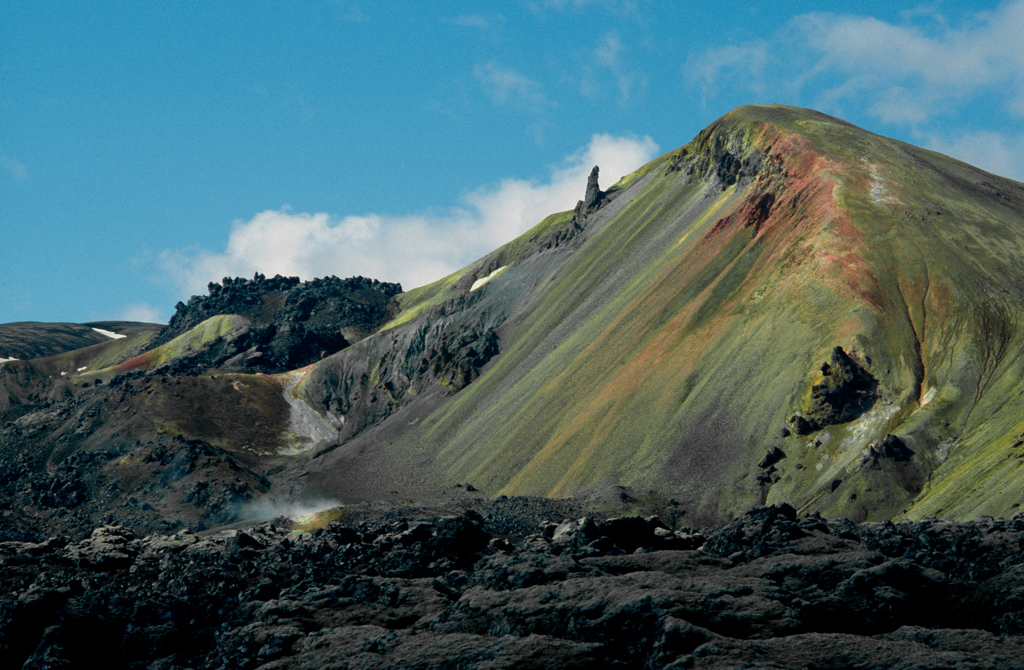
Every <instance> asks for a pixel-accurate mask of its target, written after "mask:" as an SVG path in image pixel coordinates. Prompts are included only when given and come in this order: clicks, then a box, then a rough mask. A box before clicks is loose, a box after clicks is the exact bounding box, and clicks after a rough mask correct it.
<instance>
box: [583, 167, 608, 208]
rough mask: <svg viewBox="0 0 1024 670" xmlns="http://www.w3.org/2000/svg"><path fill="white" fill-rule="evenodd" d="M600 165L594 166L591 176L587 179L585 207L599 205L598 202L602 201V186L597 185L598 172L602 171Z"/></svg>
mask: <svg viewBox="0 0 1024 670" xmlns="http://www.w3.org/2000/svg"><path fill="white" fill-rule="evenodd" d="M600 170H601V169H600V168H599V167H598V166H596V165H595V166H594V169H593V170H591V171H590V177H589V178H588V179H587V194H586V196H584V198H583V209H585V210H587V209H592V208H593V207H596V206H597V203H598V202H600V201H601V196H602V195H604V194H603V193H601V187H600V186H598V185H597V173H598V172H600Z"/></svg>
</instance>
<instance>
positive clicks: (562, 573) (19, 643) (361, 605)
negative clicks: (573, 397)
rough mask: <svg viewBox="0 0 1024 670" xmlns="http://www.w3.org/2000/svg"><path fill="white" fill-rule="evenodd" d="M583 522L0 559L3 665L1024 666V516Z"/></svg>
mask: <svg viewBox="0 0 1024 670" xmlns="http://www.w3.org/2000/svg"><path fill="white" fill-rule="evenodd" d="M470 507H472V508H470ZM575 511H576V510H573V509H571V505H569V503H567V502H565V501H546V500H542V499H531V498H499V499H497V500H493V501H487V502H479V503H478V504H476V505H469V506H467V508H466V509H463V510H462V511H458V510H457V506H453V505H452V504H449V505H448V506H447V507H446V508H444V509H438V508H423V507H415V506H400V505H399V506H393V505H392V506H382V505H359V506H355V507H351V508H344V509H342V510H341V511H340V512H336V513H335V514H334V515H333V517H335V519H334V520H333V521H330V522H326V519H321V521H322V522H323V523H314V524H312V526H307V527H306V529H305V530H296V529H295V526H294V524H293V523H292V522H289V521H287V520H285V519H279V520H277V521H272V522H265V523H262V524H259V525H256V526H252V527H249V528H246V529H244V530H220V531H210V532H205V533H199V534H195V533H193V532H191V531H187V530H185V531H181V532H178V533H175V534H173V535H161V536H158V535H153V536H148V537H138V536H136V535H134V534H132V533H131V532H130V531H127V530H125V529H124V528H123V527H118V526H105V527H101V528H98V529H97V530H95V531H94V532H93V533H92V534H91V536H90V537H88V538H86V539H82V540H79V541H76V542H68V541H67V540H62V539H59V538H54V539H50V540H47V541H45V542H42V543H31V542H4V543H2V544H0V564H2V571H0V575H2V580H3V595H2V596H0V658H2V659H3V667H10V668H15V667H24V668H85V667H99V666H102V667H106V668H133V669H134V668H138V669H142V668H149V669H151V670H157V669H160V670H172V669H184V668H196V669H200V668H239V669H249V668H263V669H266V670H270V669H272V668H280V669H283V668H308V669H311V670H312V669H321V668H336V669H339V670H340V669H342V668H353V669H355V668H423V669H426V668H652V669H653V668H773V669H778V670H783V669H795V668H805V669H807V670H811V669H816V670H820V669H823V668H906V669H910V668H914V669H916V670H922V669H925V668H934V669H936V670H938V669H940V668H943V669H945V668H1019V667H1021V659H1022V658H1024V638H1021V637H1020V635H1021V633H1022V632H1024V588H1022V580H1021V575H1022V571H1024V552H1022V542H1021V538H1022V533H1024V519H1014V520H1010V521H1006V520H994V519H979V520H975V521H971V522H962V523H952V522H938V521H926V522H914V523H910V522H908V523H900V524H893V523H889V522H886V523H876V524H861V525H855V524H853V523H850V522H848V521H836V520H826V519H823V518H821V517H818V516H810V517H804V518H798V517H797V515H796V514H795V511H794V510H793V509H792V508H791V507H788V506H776V507H763V508H758V509H755V510H752V511H751V512H749V513H747V514H746V515H744V516H742V517H741V518H738V519H737V520H736V521H734V522H732V523H730V524H728V525H727V526H725V527H722V528H717V529H714V528H705V529H691V528H684V527H676V528H672V527H671V526H672V525H673V524H672V523H670V522H664V521H663V520H662V519H660V518H659V517H656V516H650V517H646V518H644V517H640V516H632V517H619V518H616V519H599V518H589V517H577V516H572V517H571V518H566V519H553V520H552V519H551V518H550V515H551V514H552V513H559V512H562V513H573V512H575ZM666 512H667V513H669V512H671V510H668V509H667V510H666ZM439 514H440V515H439ZM666 517H667V518H671V517H669V516H668V514H666ZM315 526H320V527H315Z"/></svg>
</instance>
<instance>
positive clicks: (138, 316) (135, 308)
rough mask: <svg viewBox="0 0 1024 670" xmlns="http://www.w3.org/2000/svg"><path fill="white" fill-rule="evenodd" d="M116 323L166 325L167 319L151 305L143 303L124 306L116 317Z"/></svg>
mask: <svg viewBox="0 0 1024 670" xmlns="http://www.w3.org/2000/svg"><path fill="white" fill-rule="evenodd" d="M117 320H118V321H141V322H143V323H167V319H166V318H164V317H163V316H162V315H161V312H160V310H159V309H157V308H156V307H153V305H150V304H149V303H145V302H138V303H133V304H131V305H125V306H124V307H123V308H121V312H120V314H118V316H117Z"/></svg>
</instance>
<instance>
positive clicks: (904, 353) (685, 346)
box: [289, 106, 1024, 519]
mask: <svg viewBox="0 0 1024 670" xmlns="http://www.w3.org/2000/svg"><path fill="white" fill-rule="evenodd" d="M1022 258H1024V186H1022V185H1021V184H1020V183H1017V182H1014V181H1010V180H1007V179H1003V178H1000V177H997V176H994V175H991V174H988V173H985V172H983V171H981V170H978V169H976V168H973V167H971V166H969V165H966V164H964V163H961V162H958V161H955V160H953V159H950V158H948V157H945V156H942V155H940V154H937V153H934V152H930V151H926V150H923V149H919V148H916V147H913V146H910V145H907V144H904V143H901V142H898V141H895V140H892V139H888V138H885V137H881V136H878V135H874V134H872V133H869V132H866V131H864V130H862V129H860V128H857V127H855V126H852V125H850V124H848V123H845V122H843V121H840V120H838V119H835V118H832V117H828V116H826V115H823V114H820V113H817V112H813V111H809V110H802V109H796V108H790V107H782V106H756V107H742V108H739V109H737V110H735V111H733V112H731V113H729V114H727V115H726V116H724V117H723V118H721V119H720V120H718V121H717V122H715V123H714V124H712V125H711V126H710V127H708V128H707V129H706V130H704V131H702V132H701V133H700V134H699V135H698V136H697V137H696V138H695V139H694V140H693V141H692V142H691V143H690V144H688V145H686V146H685V147H683V148H681V149H679V150H676V151H673V152H671V153H669V154H666V155H664V156H662V157H660V158H658V159H655V160H654V161H652V162H651V163H650V164H648V165H646V166H645V167H643V168H642V169H640V170H639V171H637V172H636V173H634V174H632V175H629V176H627V177H626V178H624V179H623V180H622V181H621V182H620V183H619V184H617V185H616V187H615V188H613V189H610V191H609V193H608V197H605V198H603V199H602V200H601V201H600V202H599V203H598V205H597V207H596V209H594V210H591V211H586V210H584V211H583V212H581V211H580V208H577V212H576V213H575V214H569V213H566V214H562V215H557V216H554V217H551V218H549V219H548V220H546V221H545V222H543V223H542V224H541V225H540V226H539V227H538V229H535V230H534V231H531V232H530V233H527V234H526V235H525V236H523V237H522V238H520V239H518V240H516V241H514V242H512V243H510V244H509V245H507V246H506V247H504V248H502V249H499V250H497V251H496V252H494V253H493V254H491V255H489V256H488V257H486V258H484V259H482V260H481V261H479V262H478V263H476V264H474V265H472V266H470V267H468V268H466V269H465V270H463V271H461V272H460V273H457V274H456V275H453V276H452V277H449V278H447V279H445V280H442V281H441V282H438V283H437V284H436V285H432V286H429V287H425V288H423V289H418V290H417V291H413V292H410V293H408V294H404V295H403V296H400V297H399V300H400V302H401V304H402V306H403V311H402V313H400V315H399V316H398V317H397V319H396V320H395V321H394V322H393V324H392V327H386V329H385V330H384V331H383V332H381V333H378V334H377V335H375V336H373V337H371V338H368V339H367V340H365V341H363V342H360V343H359V344H357V345H356V346H354V347H352V348H350V349H348V350H346V351H344V352H341V353H339V354H338V355H336V356H334V357H331V358H328V359H326V360H325V361H323V362H321V363H319V364H317V365H316V366H315V367H314V368H313V369H312V370H311V372H309V374H308V379H307V380H306V381H304V386H303V389H304V393H305V397H306V399H307V400H308V401H309V402H310V403H311V404H312V405H313V406H314V407H317V408H319V409H320V410H321V411H324V412H327V413H330V414H332V415H334V416H337V417H338V418H339V419H344V421H345V428H344V429H343V430H342V431H341V434H340V436H339V440H338V446H336V448H334V449H332V450H330V451H328V452H326V453H323V454H322V455H320V456H318V457H316V458H314V459H312V460H311V461H309V462H303V463H301V464H300V465H298V466H297V468H296V470H297V471H301V472H303V473H309V474H310V477H309V478H308V479H306V480H305V481H307V482H313V483H314V484H315V485H316V486H319V487H321V488H322V489H323V490H325V491H329V492H332V493H334V494H337V495H341V496H342V497H344V496H346V495H350V496H351V495H355V496H360V495H366V494H367V493H368V492H369V489H372V488H376V489H393V490H400V489H402V488H403V487H407V486H411V485H413V483H414V482H415V481H423V480H426V479H428V478H429V477H434V478H435V479H436V480H437V481H445V480H447V481H466V482H470V483H472V484H473V485H474V486H476V487H478V488H480V489H481V490H483V491H484V492H486V493H490V494H499V493H506V494H513V493H526V494H539V495H546V496H562V495H569V494H572V493H574V492H577V491H580V490H585V489H588V488H591V487H595V486H598V485H601V484H603V483H607V482H614V483H620V484H627V485H632V486H637V487H649V488H653V489H658V490H663V491H669V492H671V493H672V494H674V495H677V496H679V497H680V498H681V499H684V500H685V501H686V504H687V505H688V506H690V507H691V508H693V509H695V510H697V511H698V512H700V513H701V514H705V515H707V516H712V517H713V516H729V515H731V514H734V513H737V512H739V511H742V510H744V509H746V508H748V507H749V506H750V505H752V504H756V503H758V502H762V501H767V502H770V503H772V502H782V501H786V502H790V503H792V504H794V505H795V506H796V507H797V508H799V509H800V510H802V511H804V512H810V511H815V510H816V511H821V512H823V513H827V514H830V515H843V516H851V517H853V518H858V519H864V518H869V519H879V518H888V517H891V516H896V515H906V516H909V517H913V518H917V517H922V516H931V515H936V516H946V517H956V518H965V517H973V516H977V515H979V514H996V515H1008V514H1013V513H1014V511H1015V510H1016V506H1017V504H1018V503H1019V502H1020V501H1021V500H1022V499H1024V476H1022V472H1021V463H1022V462H1024V460H1022V459H1024V447H1022V446H1021V444H1022V443H1024V442H1022V439H1024V438H1022V437H1021V436H1022V434H1024V419H1022V418H1021V417H1024V406H1022V404H1024V401H1022V397H1024V396H1022V391H1024V388H1022V381H1021V380H1022V374H1021V373H1022V372H1024V370H1022V364H1024V361H1022V360H1021V357H1020V353H1021V344H1022V342H1021V330H1020V317H1021V305H1022V304H1024V301H1022V298H1024V296H1022V291H1024V264H1022V262H1021V259H1022ZM497 269H502V271H501V272H500V273H498V274H496V275H495V276H493V278H492V279H490V280H489V281H488V282H487V283H486V284H484V285H483V286H480V287H479V288H477V289H476V290H471V289H472V286H473V283H474V282H477V280H479V279H480V278H486V277H488V276H490V275H491V274H492V273H494V271H495V270H497ZM495 344H496V347H497V351H496V352H495V351H494V346H493V345H495ZM467 351H468V352H469V353H468V354H467ZM446 366H447V367H446ZM460 366H461V367H460ZM453 367H454V368H455V369H456V370H457V371H461V373H463V374H461V376H460V374H457V373H451V369H452V368H453ZM446 370H448V372H446ZM815 417H817V418H815ZM289 474H290V475H294V474H295V472H293V471H289Z"/></svg>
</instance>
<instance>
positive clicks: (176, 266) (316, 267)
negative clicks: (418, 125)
mask: <svg viewBox="0 0 1024 670" xmlns="http://www.w3.org/2000/svg"><path fill="white" fill-rule="evenodd" d="M657 149H658V147H657V145H656V144H655V143H654V141H653V140H652V139H651V138H649V137H642V138H637V137H619V136H613V135H594V136H593V137H592V138H591V140H590V142H589V144H588V145H587V146H586V148H584V149H582V150H580V151H579V152H577V153H575V154H573V155H572V156H569V157H567V158H566V159H565V161H564V162H563V164H562V165H561V166H559V167H557V168H554V169H552V171H551V173H550V175H549V177H548V178H547V179H545V180H543V181H528V180H522V179H505V180H503V181H501V182H500V183H499V184H496V185H492V186H485V187H482V188H480V189H477V190H476V191H472V192H470V193H467V194H466V195H465V196H464V197H463V198H462V202H461V203H460V205H459V206H457V207H454V208H452V209H451V210H450V211H449V212H447V213H446V214H444V215H440V216H426V215H408V216H395V215H387V214H367V215H363V216H343V217H336V216H331V215H329V214H326V213H322V212H321V213H315V214H309V213H304V212H291V211H289V210H288V209H281V210H268V211H265V212H260V213H259V214H257V215H256V216H254V217H253V218H252V219H250V220H248V221H236V222H235V223H234V224H233V226H232V230H231V234H230V236H229V238H228V243H227V246H226V247H225V249H224V250H223V251H219V252H213V251H208V250H168V251H165V252H163V254H161V256H160V259H159V263H158V264H159V266H160V267H161V269H162V270H163V271H164V272H166V273H167V274H168V275H169V276H170V277H171V278H172V279H173V280H174V281H175V282H176V283H177V284H178V286H179V287H180V288H181V290H182V291H183V292H185V293H186V294H190V293H201V292H203V291H205V288H206V284H207V283H208V282H210V281H219V280H220V279H221V278H222V277H225V276H251V275H252V274H253V273H255V272H262V273H263V274H266V275H274V274H282V275H298V276H300V277H304V278H312V277H320V276H325V275H338V276H351V275H364V276H369V277H374V278H376V279H381V280H387V281H400V282H401V283H402V285H403V286H404V287H405V288H407V289H408V288H412V287H415V286H420V285H423V284H426V283H429V282H431V281H434V280H435V279H439V278H441V277H443V276H445V275H447V274H449V273H451V272H453V271H455V270H457V269H458V268H460V267H463V266H465V265H467V264H469V263H470V262H472V261H473V260H475V259H477V258H479V257H481V256H483V255H485V254H487V253H488V252H490V251H492V250H494V249H496V248H497V247H499V246H501V245H502V244H504V243H505V242H507V241H509V240H511V239H513V238H514V237H516V236H517V235H519V234H521V233H523V232H525V231H527V230H529V229H530V228H531V227H532V226H534V225H535V224H537V223H538V222H539V221H540V220H541V219H543V218H544V217H545V216H547V215H548V214H551V213H553V212H558V211H564V210H567V209H571V208H572V207H573V206H574V205H575V204H576V201H577V200H579V199H580V198H581V197H582V196H583V191H584V190H585V186H586V181H587V175H588V174H589V172H590V168H591V167H592V166H594V165H599V166H600V167H601V174H602V175H603V176H604V185H605V186H606V187H607V186H608V185H609V184H610V183H612V181H614V180H615V179H617V178H618V177H619V176H621V175H624V174H627V173H629V172H632V171H633V170H635V169H636V168H638V167H640V166H641V165H643V164H644V163H646V162H647V161H648V160H650V159H651V158H652V157H653V156H654V155H655V152H656V151H657Z"/></svg>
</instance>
